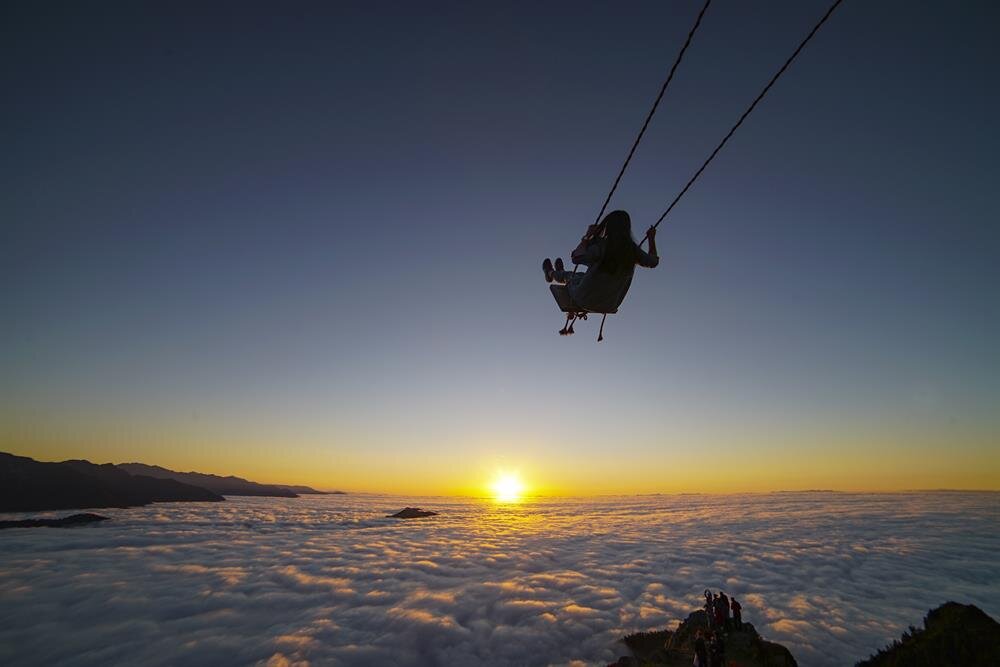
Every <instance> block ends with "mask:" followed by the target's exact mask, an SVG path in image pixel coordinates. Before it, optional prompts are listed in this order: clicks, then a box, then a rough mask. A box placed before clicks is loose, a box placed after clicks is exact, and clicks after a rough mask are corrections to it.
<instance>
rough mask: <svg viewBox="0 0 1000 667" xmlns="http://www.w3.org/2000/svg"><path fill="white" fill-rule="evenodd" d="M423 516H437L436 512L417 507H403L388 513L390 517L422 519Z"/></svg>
mask: <svg viewBox="0 0 1000 667" xmlns="http://www.w3.org/2000/svg"><path fill="white" fill-rule="evenodd" d="M425 516H437V512H431V511H430V510H422V509H420V508H419V507H404V508H403V509H401V510H400V511H398V512H396V513H395V514H390V515H388V518H390V519H422V518H423V517H425Z"/></svg>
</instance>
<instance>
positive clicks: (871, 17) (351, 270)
mask: <svg viewBox="0 0 1000 667" xmlns="http://www.w3.org/2000/svg"><path fill="white" fill-rule="evenodd" d="M700 4H701V3H700V2H696V1H695V2H687V1H685V2H645V3H634V4H628V5H621V4H620V3H581V2H572V3H512V4H506V5H499V4H497V3H458V2H455V3H357V4H356V5H353V6H351V5H348V4H346V3H305V2H302V3H295V4H294V5H293V6H289V7H280V8H279V7H277V6H276V5H273V4H271V3H259V4H258V3H231V4H226V3H211V5H212V6H211V7H206V6H204V3H200V4H199V3H139V4H136V3H111V2H105V3H97V4H94V3H57V4H51V3H49V4H39V3H28V2H13V3H5V4H4V7H3V8H2V10H0V56H2V57H0V84H2V89H3V91H4V102H3V105H2V107H0V115H2V123H0V145H2V146H3V150H2V151H0V178H2V182H3V188H2V191H0V222H2V232H0V234H2V236H0V277H2V285H3V288H2V292H0V308H2V312H3V326H2V327H0V445H2V449H4V450H7V451H13V452H15V453H18V454H24V455H28V456H33V457H36V458H39V459H46V460H47V459H62V458H69V457H85V458H88V459H91V460H94V461H99V462H103V461H116V462H117V461H128V460H141V461H144V462H148V463H157V464H161V465H166V466H169V467H174V468H182V469H198V470H203V471H206V472H217V473H235V474H241V475H245V476H249V477H252V478H255V479H259V480H261V481H282V482H287V483H294V482H301V483H311V484H314V485H318V486H323V487H340V488H345V489H349V490H379V491H389V492H401V493H416V492H420V493H467V492H472V493H476V492H480V491H481V490H482V488H483V485H484V484H485V483H487V482H488V481H489V479H490V478H491V477H492V476H493V475H494V474H495V471H496V470H498V469H507V470H517V471H519V472H520V474H521V476H522V477H523V478H524V479H525V481H526V482H527V483H528V485H529V487H530V488H531V489H532V490H533V491H536V492H540V493H574V494H576V493H618V492H624V493H633V492H654V491H743V490H769V489H801V488H817V487H822V488H844V489H875V488H878V489H899V488H931V487H934V488H936V487H962V488H991V489H998V488H1000V454H998V439H1000V410H998V406H1000V351H998V345H997V341H998V340H1000V299H998V296H997V294H998V288H1000V268H998V267H1000V262H998V257H1000V229H998V224H997V223H998V221H1000V204H998V201H997V197H996V192H997V190H996V188H997V183H998V182H1000V166H998V160H997V155H998V153H1000V150H998V149H1000V133H998V131H997V128H996V119H997V118H1000V94H998V92H997V85H996V82H997V75H998V71H1000V68H998V64H1000V49H998V48H997V46H996V40H995V36H996V26H997V25H998V21H1000V9H998V8H997V5H996V4H995V3H988V2H962V3H911V2H903V1H902V0H894V1H887V2H878V3H867V2H856V1H849V2H846V3H845V4H844V5H843V6H842V7H841V8H840V9H839V10H838V11H837V13H836V14H835V15H834V16H833V18H832V19H831V20H830V21H829V23H828V24H827V25H826V26H825V27H824V29H823V31H822V32H821V33H820V34H819V35H818V36H817V37H816V39H815V40H814V41H813V42H812V43H811V44H810V45H809V46H808V47H807V49H806V51H804V52H803V54H802V55H801V57H800V58H799V60H798V61H797V62H796V63H795V64H794V66H793V67H792V69H791V70H790V71H789V72H788V73H787V74H786V75H785V77H783V78H782V80H781V81H780V82H779V84H778V85H777V86H776V87H775V88H774V89H773V90H772V92H771V93H770V95H769V96H768V97H767V98H766V100H765V101H764V102H763V103H762V104H761V106H760V107H758V109H757V111H756V112H755V113H754V115H753V116H751V117H750V119H749V120H748V121H747V123H746V124H745V125H744V126H743V128H741V130H740V131H739V133H738V134H737V135H736V136H735V137H734V139H733V140H732V141H731V142H730V144H729V145H728V146H727V147H726V149H725V151H724V152H723V153H722V154H721V155H720V156H719V158H718V159H717V160H716V161H715V162H714V163H713V164H712V166H711V167H710V168H709V170H708V171H707V172H706V173H705V174H704V176H703V177H702V179H701V180H700V181H699V182H698V183H697V185H696V186H695V187H694V188H693V189H692V190H691V191H690V192H689V193H688V194H687V196H686V197H685V198H684V199H683V200H682V202H681V204H680V205H678V206H677V208H676V209H675V210H674V211H673V213H672V214H671V216H670V217H669V218H668V219H667V221H666V222H665V223H664V225H663V226H661V228H660V235H659V245H660V252H661V256H662V257H663V260H662V261H661V264H660V266H659V268H657V269H656V270H654V271H641V272H640V273H639V274H638V275H637V277H636V280H635V282H634V284H633V287H632V291H631V293H630V295H629V297H628V298H627V300H626V302H625V304H624V306H623V307H622V309H621V311H620V315H619V316H616V317H613V318H609V320H608V324H607V328H606V331H605V335H606V339H605V341H604V342H603V343H601V344H599V345H598V344H597V343H596V342H595V339H596V334H597V322H594V321H591V322H589V323H582V324H581V325H579V326H578V327H577V333H578V335H577V336H574V337H572V338H562V337H560V336H558V335H556V331H557V330H558V329H559V327H560V326H561V324H562V318H561V316H560V314H559V313H558V312H557V310H556V308H555V305H554V303H553V301H552V298H551V296H550V295H549V293H548V290H547V288H546V286H545V283H544V282H543V281H542V277H541V271H540V270H539V264H540V261H541V259H542V258H543V257H545V256H546V255H549V256H555V255H558V254H562V255H563V256H565V255H566V254H568V251H569V250H570V248H571V247H572V246H573V245H574V244H575V241H576V240H577V239H578V238H579V236H580V234H581V233H582V232H583V230H584V228H585V227H586V225H587V224H588V223H589V222H591V221H592V219H593V217H594V216H595V215H596V213H597V210H598V208H599V207H600V203H601V201H602V200H603V198H604V195H605V194H606V192H607V189H608V187H609V186H610V183H611V181H612V179H613V177H614V175H615V172H616V170H617V169H618V167H619V165H620V164H621V161H622V159H623V158H624V155H625V152H626V150H627V148H628V146H629V144H630V142H631V140H632V139H633V137H634V135H635V132H636V131H637V129H638V126H639V124H640V123H641V121H642V118H643V116H644V114H645V113H646V111H647V109H648V107H649V104H650V103H651V101H652V99H653V97H654V96H655V94H656V92H657V89H658V86H659V85H660V83H661V81H662V79H663V77H664V75H665V72H666V70H667V69H668V68H669V65H670V63H671V62H672V60H673V58H674V55H675V53H676V51H677V49H678V48H679V46H680V44H681V42H682V41H683V38H684V36H685V35H686V33H687V31H688V29H689V27H690V24H691V22H692V20H693V18H694V16H695V14H696V13H697V11H698V9H699V7H700ZM826 4H827V3H826V2H825V0H824V1H813V0H810V1H808V2H806V1H798V0H796V1H788V2H735V1H734V0H717V2H715V3H713V6H712V7H711V8H710V9H709V11H708V13H707V15H706V17H705V21H704V23H703V26H702V29H701V31H700V32H699V34H698V35H697V36H696V38H695V41H694V43H693V45H692V47H691V48H690V49H689V51H688V54H687V57H686V60H685V62H684V63H683V65H682V66H681V68H680V70H679V72H678V74H677V76H676V78H675V81H674V83H673V85H672V87H671V89H670V91H669V92H668V94H667V97H666V98H665V100H664V103H663V105H662V106H661V109H660V111H659V112H658V115H657V117H656V118H655V120H654V122H653V124H652V126H651V128H650V130H649V132H648V133H647V135H646V138H645V140H644V143H643V145H642V146H641V148H640V150H639V152H638V154H637V156H636V158H635V159H634V161H633V163H632V166H631V168H630V170H629V172H628V174H627V175H626V177H625V179H624V181H623V183H622V185H621V187H620V189H619V191H618V194H617V195H616V197H615V199H614V201H613V203H612V205H613V206H614V207H618V208H625V209H627V210H628V211H629V212H630V213H631V214H632V217H633V224H634V226H635V229H636V231H637V233H638V235H641V233H642V231H643V230H644V228H645V227H646V226H648V225H649V224H650V223H652V222H653V221H654V220H655V219H656V218H657V217H658V216H659V214H660V213H661V212H662V210H663V208H664V207H665V206H666V204H667V203H668V202H669V201H670V199H671V198H672V197H673V196H674V195H675V194H676V192H677V190H678V189H679V187H680V186H681V185H682V184H683V182H684V181H685V180H686V179H687V177H688V176H689V175H690V173H691V172H692V170H693V169H694V168H695V167H696V166H697V165H698V164H700V162H701V160H702V159H703V158H704V157H705V155H707V153H708V152H709V151H710V150H711V149H712V148H713V147H714V145H715V144H716V143H717V142H718V140H719V139H720V138H721V136H722V135H723V134H724V133H725V131H726V130H727V129H728V127H729V126H730V125H731V124H732V122H733V121H734V120H735V119H736V118H737V117H738V115H739V114H740V113H741V112H742V110H743V109H744V108H745V107H746V105H747V104H748V103H749V101H750V100H751V99H752V98H753V96H754V95H756V93H757V92H758V90H759V89H760V88H761V86H762V85H763V84H764V83H765V82H766V81H767V79H768V78H769V77H770V76H771V74H772V73H773V72H774V70H775V69H776V68H777V67H778V66H779V65H780V64H781V62H783V61H784V59H785V58H786V57H787V55H788V54H789V53H790V52H791V51H792V49H794V47H795V46H796V44H797V43H798V41H799V40H800V39H801V38H802V36H803V35H804V34H805V33H806V32H807V31H808V29H809V28H810V27H811V26H812V24H813V23H814V22H815V21H816V20H817V18H818V17H819V16H820V15H822V13H823V12H824V11H825V9H826Z"/></svg>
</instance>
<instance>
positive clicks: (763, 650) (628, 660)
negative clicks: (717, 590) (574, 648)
mask: <svg viewBox="0 0 1000 667" xmlns="http://www.w3.org/2000/svg"><path fill="white" fill-rule="evenodd" d="M699 630H701V631H702V632H703V633H706V632H707V631H708V617H707V615H706V614H705V611H704V610H698V611H695V612H692V613H691V614H689V615H688V617H687V618H686V619H685V620H684V621H683V622H682V623H681V624H680V625H679V626H677V629H676V630H658V631H655V632H637V633H635V634H631V635H626V636H625V637H623V638H622V642H623V643H624V644H625V645H626V646H627V647H628V648H629V650H630V651H631V652H632V655H631V656H625V657H622V658H620V659H619V660H618V662H616V663H613V664H614V665H616V666H617V667H638V666H639V665H642V666H643V667H690V665H691V664H692V663H693V661H694V641H695V636H696V635H697V633H698V631H699ZM723 644H724V646H725V653H726V664H727V665H729V664H738V665H741V667H797V663H796V662H795V658H794V657H792V653H791V651H789V650H788V649H787V648H785V647H784V646H782V645H781V644H776V643H774V642H769V641H766V640H765V639H763V638H762V637H761V636H760V635H759V634H758V633H757V630H756V629H755V628H754V627H753V625H752V624H750V623H744V624H743V627H742V628H740V629H739V630H730V631H729V632H728V633H726V634H725V637H724V639H723Z"/></svg>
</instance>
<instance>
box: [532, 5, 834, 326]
mask: <svg viewBox="0 0 1000 667" xmlns="http://www.w3.org/2000/svg"><path fill="white" fill-rule="evenodd" d="M841 2H843V0H833V4H831V5H830V7H829V9H827V10H826V13H825V14H824V15H823V17H822V18H821V19H820V20H819V21H818V22H817V23H816V25H814V26H813V28H812V30H811V31H810V32H809V34H808V35H806V37H805V39H803V40H802V41H801V42H800V43H799V45H798V47H797V48H796V49H795V51H793V52H792V55H790V56H789V57H788V59H787V60H785V63H784V64H783V65H782V66H781V67H780V68H779V69H778V71H777V72H776V73H775V74H774V76H772V77H771V80H770V81H768V83H767V85H766V86H764V89H763V90H762V91H761V92H760V93H759V94H758V95H757V97H756V98H754V100H753V102H751V103H750V106H749V107H747V109H746V111H744V112H743V115H741V116H740V117H739V119H738V120H737V121H736V124H735V125H733V126H732V128H730V130H729V132H728V133H727V134H726V136H725V137H723V139H722V141H721V142H719V144H718V145H717V146H716V147H715V150H713V151H712V152H711V153H710V154H709V156H708V158H706V159H705V161H704V162H703V163H702V165H701V167H699V168H698V170H697V171H696V172H695V173H694V175H693V176H691V178H690V179H689V180H688V182H687V184H685V185H684V187H683V188H681V191H680V192H679V193H678V194H677V196H676V197H674V199H673V201H672V202H670V205H669V206H667V209H666V210H665V211H664V212H663V214H662V215H661V216H660V217H659V219H658V220H657V221H656V223H655V224H653V226H652V227H651V228H650V230H652V231H655V230H656V228H657V227H659V226H660V223H661V222H663V220H664V218H666V217H667V214H668V213H670V211H672V210H673V208H674V206H676V205H677V202H679V201H680V199H681V197H683V196H684V194H685V193H686V192H687V191H688V189H689V188H690V187H691V186H692V185H693V184H694V182H695V181H696V180H697V179H698V177H699V176H701V174H702V172H703V171H705V168H706V167H708V165H709V163H710V162H711V161H712V160H714V159H715V156H716V155H718V153H719V151H721V150H722V147H723V146H725V145H726V142H728V141H729V139H730V138H731V137H732V136H733V134H735V133H736V130H737V129H739V127H740V125H742V124H743V121H745V120H746V118H747V116H749V115H750V113H751V112H752V111H753V110H754V108H756V106H757V104H758V103H759V102H760V101H761V100H762V99H763V98H764V96H765V95H767V92H768V91H769V90H770V89H771V87H772V86H773V85H774V84H775V82H776V81H777V80H778V79H779V78H780V77H781V75H782V74H784V73H785V70H787V69H788V66H789V65H791V64H792V61H794V60H795V58H796V57H797V56H798V55H799V53H800V52H801V51H802V49H803V48H805V45H806V44H808V43H809V40H811V39H812V38H813V36H814V35H815V34H816V32H817V31H819V29H820V27H821V26H822V25H823V24H824V23H826V20H827V19H828V18H830V15H831V14H833V11H834V10H835V9H836V8H837V7H838V6H839V5H840V3H841ZM710 4H712V0H705V4H704V5H703V6H702V8H701V11H700V12H699V13H698V17H697V18H696V19H695V22H694V25H693V26H692V27H691V30H690V31H689V32H688V36H687V40H685V42H684V45H683V46H682V47H681V50H680V52H679V53H678V54H677V58H676V60H675V61H674V64H673V66H672V67H671V68H670V73H669V74H668V75H667V79H666V80H665V81H664V82H663V85H662V86H661V87H660V93H659V95H657V97H656V100H655V101H654V102H653V106H652V108H651V109H650V110H649V113H648V114H647V115H646V120H645V122H643V124H642V128H641V129H640V130H639V134H638V136H636V138H635V141H634V142H633V143H632V148H631V150H629V153H628V156H627V157H626V158H625V162H624V164H622V167H621V169H620V170H619V171H618V176H617V177H616V178H615V181H614V184H613V185H612V186H611V190H610V191H609V192H608V196H607V197H605V198H604V204H603V205H602V206H601V212H600V213H598V214H597V221H596V222H595V223H594V227H593V228H594V229H595V231H594V233H593V234H592V235H591V234H588V235H587V236H585V237H584V239H585V240H588V239H592V238H594V237H596V236H599V235H600V223H601V217H602V216H603V215H604V211H606V210H607V208H608V203H609V202H610V201H611V197H612V196H613V195H614V193H615V190H617V189H618V184H619V182H620V181H621V179H622V176H623V175H624V174H625V170H626V169H627V168H628V165H629V162H631V161H632V156H633V155H635V151H636V148H638V146H639V142H640V141H641V140H642V136H643V134H645V132H646V128H648V127H649V122H650V120H652V118H653V114H655V113H656V109H657V107H658V106H659V104H660V100H662V99H663V95H664V93H665V92H666V90H667V87H668V86H669V85H670V82H671V80H673V77H674V72H675V71H677V67H678V66H679V65H680V63H681V60H682V59H683V58H684V53H685V51H687V48H688V46H689V45H690V44H691V39H692V38H693V37H694V34H695V32H696V31H697V30H698V26H699V25H701V19H702V17H703V16H704V15H705V11H706V10H707V9H708V6H709V5H710ZM648 239H649V231H647V232H646V235H645V236H643V238H642V241H640V242H639V243H638V246H639V247H640V248H641V247H642V244H643V243H645V242H646V241H647V240H648ZM578 266H579V265H576V266H574V267H573V273H574V274H575V273H576V270H577V267H578ZM549 290H550V291H551V292H552V296H553V298H555V300H556V304H557V305H558V306H559V310H561V311H562V312H564V313H566V324H565V325H564V326H563V328H562V329H560V330H559V335H560V336H568V335H571V334H573V333H574V332H573V324H574V323H575V322H576V321H577V320H586V319H587V316H588V315H592V314H596V315H601V316H602V317H601V329H600V332H599V333H598V335H597V340H598V342H600V341H602V340H604V321H605V320H606V319H607V317H608V315H614V314H616V313H617V312H618V306H620V305H621V302H619V303H618V305H617V306H616V307H615V308H614V309H613V310H607V311H606V312H604V311H593V310H588V309H586V308H583V307H581V306H580V305H579V304H577V303H575V302H574V301H573V298H572V296H571V295H570V292H569V289H568V287H567V285H550V286H549ZM624 296H625V295H624V294H623V295H622V298H623V299H624Z"/></svg>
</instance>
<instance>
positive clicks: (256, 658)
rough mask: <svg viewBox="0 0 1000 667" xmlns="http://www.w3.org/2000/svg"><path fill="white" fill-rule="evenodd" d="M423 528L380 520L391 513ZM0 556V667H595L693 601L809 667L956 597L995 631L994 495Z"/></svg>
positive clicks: (90, 536)
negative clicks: (720, 610)
mask: <svg viewBox="0 0 1000 667" xmlns="http://www.w3.org/2000/svg"><path fill="white" fill-rule="evenodd" d="M416 502H419V503H420V504H421V506H423V507H427V508H432V509H435V510H438V511H440V512H441V515H440V516H438V517H435V518H433V519H430V520H416V521H396V520H391V519H383V518H381V516H382V515H384V514H387V513H389V512H390V511H396V510H398V509H399V508H400V507H402V506H403V505H406V504H411V505H412V504H415V503H416ZM102 513H105V514H109V515H111V516H112V517H113V518H114V521H112V522H106V523H104V524H101V525H98V526H90V527H82V528H76V529H70V530H57V529H18V530H8V531H4V533H3V534H0V663H3V664H7V665H34V664H66V665H108V664H144V665H159V664H185V665H206V666H207V665H227V664H262V665H306V664H314V665H316V664H323V665H327V664H334V665H337V664H343V665H380V666H381V665H388V664H391V665H404V666H406V665H463V666H474V665H549V664H573V663H574V662H576V663H578V664H592V663H597V664H603V663H606V662H608V661H611V660H614V659H615V658H616V657H617V656H618V655H621V654H624V653H625V652H626V651H625V649H624V647H623V646H621V645H620V644H618V643H616V640H617V638H618V637H620V636H621V635H623V634H625V633H628V632H633V631H636V630H647V629H654V628H661V627H663V626H664V625H666V624H667V623H669V622H670V621H671V620H672V619H677V618H683V617H684V616H685V615H686V614H687V613H688V612H689V611H690V610H691V609H692V608H693V607H695V606H696V605H697V604H698V603H699V597H700V593H701V591H702V590H703V589H704V588H712V589H718V588H722V589H724V590H725V591H726V592H727V593H729V594H731V595H735V596H736V597H737V598H739V599H741V601H742V602H743V606H744V618H745V619H746V620H748V621H750V622H752V623H754V624H755V625H756V626H757V628H758V630H759V631H760V632H761V633H762V634H763V635H764V636H765V637H767V638H770V639H773V640H775V641H779V642H781V643H783V644H785V645H787V646H788V647H789V648H790V649H791V650H792V652H793V653H794V655H795V656H796V658H797V659H798V660H799V663H800V664H802V665H806V666H808V665H819V666H826V665H844V664H853V662H854V661H855V660H857V659H859V658H862V657H864V656H866V655H867V654H869V653H870V652H872V651H873V650H875V649H876V648H878V647H879V646H881V645H882V644H884V643H885V642H886V641H888V640H889V639H890V638H891V637H893V636H896V635H898V633H899V632H900V631H901V630H902V629H903V628H905V627H906V626H907V625H909V624H911V623H912V624H918V622H919V621H920V620H921V619H922V617H923V614H924V613H925V612H926V610H927V609H929V608H931V607H934V606H937V605H938V604H940V603H942V602H944V601H946V600H950V599H954V600H957V601H961V602H972V603H974V604H976V605H978V606H980V607H981V608H982V609H984V610H985V611H986V612H987V613H989V614H991V615H993V616H994V617H997V616H1000V602H998V600H1000V560H998V557H997V554H998V553H1000V532H998V531H997V530H996V527H997V525H998V519H1000V494H966V493H934V494H889V495H848V494H772V495H751V496H648V497H638V498H607V499H599V500H558V501H537V502H526V503H523V504H520V505H507V506H498V505H494V504H492V503H489V502H479V501H472V500H468V501H466V500H454V499H442V498H434V499H420V500H419V501H416V500H415V499H412V498H407V499H400V498H392V497H387V496H323V497H312V498H310V497H303V498H299V499H278V498H231V499H230V500H229V502H226V503H220V504H204V505H202V504H196V503H187V504H161V505H153V506H150V507H146V508H137V509H130V510H110V511H104V510H102Z"/></svg>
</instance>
